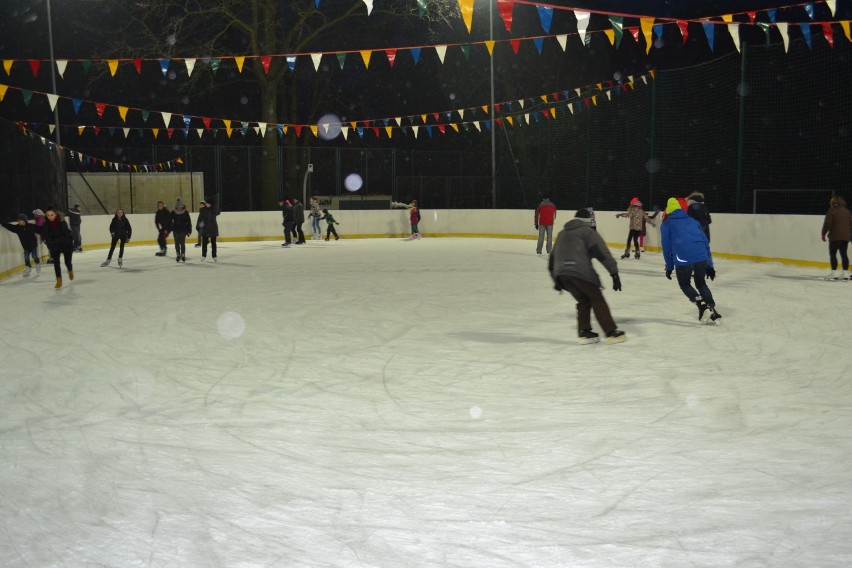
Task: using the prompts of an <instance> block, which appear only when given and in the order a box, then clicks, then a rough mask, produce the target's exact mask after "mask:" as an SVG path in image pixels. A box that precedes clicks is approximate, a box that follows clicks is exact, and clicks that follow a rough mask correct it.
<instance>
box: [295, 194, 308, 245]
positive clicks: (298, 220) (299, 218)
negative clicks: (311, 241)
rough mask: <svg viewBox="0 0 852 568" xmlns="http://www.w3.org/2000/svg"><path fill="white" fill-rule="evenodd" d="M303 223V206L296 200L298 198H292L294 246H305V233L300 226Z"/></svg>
mask: <svg viewBox="0 0 852 568" xmlns="http://www.w3.org/2000/svg"><path fill="white" fill-rule="evenodd" d="M304 223H305V205H304V204H303V203H302V202H301V201H299V200H298V198H295V197H294V198H293V224H294V229H295V230H294V231H293V232H294V235H295V236H296V244H297V245H303V244H305V233H304V231H303V230H302V225H304Z"/></svg>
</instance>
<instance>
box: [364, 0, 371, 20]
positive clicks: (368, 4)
mask: <svg viewBox="0 0 852 568" xmlns="http://www.w3.org/2000/svg"><path fill="white" fill-rule="evenodd" d="M364 4H366V5H367V15H368V16H369V15H370V12H372V11H373V0H364Z"/></svg>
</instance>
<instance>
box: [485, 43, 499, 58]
mask: <svg viewBox="0 0 852 568" xmlns="http://www.w3.org/2000/svg"><path fill="white" fill-rule="evenodd" d="M495 43H497V42H495V41H494V40H489V41H486V42H485V48H486V49H488V55H494V44H495Z"/></svg>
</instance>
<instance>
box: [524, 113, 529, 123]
mask: <svg viewBox="0 0 852 568" xmlns="http://www.w3.org/2000/svg"><path fill="white" fill-rule="evenodd" d="M524 122H526V123H527V124H529V123H530V113H528V112H527V113H524Z"/></svg>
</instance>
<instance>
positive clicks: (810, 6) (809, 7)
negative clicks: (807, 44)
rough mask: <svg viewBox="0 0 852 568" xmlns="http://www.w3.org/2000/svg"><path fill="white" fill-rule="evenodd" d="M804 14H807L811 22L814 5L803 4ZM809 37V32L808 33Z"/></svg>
mask: <svg viewBox="0 0 852 568" xmlns="http://www.w3.org/2000/svg"><path fill="white" fill-rule="evenodd" d="M805 12H807V13H808V17H809V18H810V19H811V20H813V19H814V5H813V4H805ZM808 34H809V36H810V32H808Z"/></svg>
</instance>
